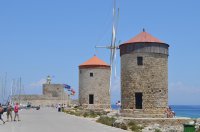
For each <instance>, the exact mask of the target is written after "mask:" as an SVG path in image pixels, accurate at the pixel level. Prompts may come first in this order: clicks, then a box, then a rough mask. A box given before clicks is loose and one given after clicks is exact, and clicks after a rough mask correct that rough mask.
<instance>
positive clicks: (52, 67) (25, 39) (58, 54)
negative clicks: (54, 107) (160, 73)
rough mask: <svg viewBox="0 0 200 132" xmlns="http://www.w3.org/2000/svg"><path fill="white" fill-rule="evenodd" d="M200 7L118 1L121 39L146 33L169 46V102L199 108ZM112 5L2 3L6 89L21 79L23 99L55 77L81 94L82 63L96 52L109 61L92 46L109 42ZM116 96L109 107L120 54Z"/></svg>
mask: <svg viewBox="0 0 200 132" xmlns="http://www.w3.org/2000/svg"><path fill="white" fill-rule="evenodd" d="M199 6H200V1H198V0H185V1H182V0H176V1H174V0H167V1H161V0H151V1H147V0H140V1H136V0H121V1H120V0H117V7H119V8H120V17H119V25H118V34H117V41H121V42H125V41H127V40H129V39H131V38H132V37H134V36H136V35H137V34H139V33H140V32H141V31H142V29H143V28H145V30H146V31H147V32H148V33H150V34H152V35H153V36H155V37H156V38H158V39H160V40H161V41H164V42H166V43H167V44H169V45H170V49H169V104H171V105H177V104H178V105H200V96H199V95H200V81H199V79H200V70H199V68H200V59H199V57H200V52H199V48H200V33H199V31H200V24H199V23H200V15H199V13H200V8H199ZM112 8H113V0H34V1H33V0H17V1H16V0H0V77H1V78H5V75H6V74H7V78H8V82H7V89H9V88H10V86H11V84H10V82H11V80H12V79H17V78H19V77H21V78H22V82H23V85H24V93H25V94H41V93H42V87H41V84H42V83H44V82H45V79H46V76H47V75H51V76H53V78H52V82H53V83H67V84H69V85H71V86H72V87H73V88H74V89H75V90H76V91H77V92H78V65H80V64H81V63H83V62H85V61H87V60H88V59H90V58H91V57H92V56H93V55H94V54H96V55H97V56H98V57H99V58H101V59H102V60H104V61H106V62H107V63H109V54H110V53H109V50H107V49H96V50H95V48H94V47H95V45H109V44H110V42H111V31H112ZM1 80H2V79H1ZM8 91H9V90H8ZM111 96H112V103H114V102H116V101H117V100H119V99H120V56H119V51H118V55H117V77H116V79H115V80H114V81H113V87H112V93H111ZM77 97H78V93H76V95H75V96H74V97H73V98H77Z"/></svg>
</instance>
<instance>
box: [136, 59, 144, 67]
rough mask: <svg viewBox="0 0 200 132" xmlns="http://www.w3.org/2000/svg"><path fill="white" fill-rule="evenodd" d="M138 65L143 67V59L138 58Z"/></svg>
mask: <svg viewBox="0 0 200 132" xmlns="http://www.w3.org/2000/svg"><path fill="white" fill-rule="evenodd" d="M137 64H138V66H142V65H143V57H137Z"/></svg>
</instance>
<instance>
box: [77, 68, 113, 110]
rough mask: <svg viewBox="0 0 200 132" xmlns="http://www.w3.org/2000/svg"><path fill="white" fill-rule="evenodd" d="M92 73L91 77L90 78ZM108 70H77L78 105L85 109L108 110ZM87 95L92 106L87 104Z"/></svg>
mask: <svg viewBox="0 0 200 132" xmlns="http://www.w3.org/2000/svg"><path fill="white" fill-rule="evenodd" d="M90 73H93V77H90ZM109 87H110V68H97V67H96V68H80V69H79V103H80V105H82V106H83V107H85V108H87V109H110V94H109ZM89 94H93V95H94V104H89Z"/></svg>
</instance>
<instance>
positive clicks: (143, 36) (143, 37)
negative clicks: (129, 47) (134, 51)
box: [124, 30, 163, 44]
mask: <svg viewBox="0 0 200 132" xmlns="http://www.w3.org/2000/svg"><path fill="white" fill-rule="evenodd" d="M137 42H156V43H163V42H162V41H160V40H159V39H157V38H155V37H153V36H152V35H151V34H149V33H147V32H145V30H143V32H141V33H140V34H138V35H137V36H135V37H134V38H132V39H130V40H129V41H127V42H125V43H124V44H129V43H137Z"/></svg>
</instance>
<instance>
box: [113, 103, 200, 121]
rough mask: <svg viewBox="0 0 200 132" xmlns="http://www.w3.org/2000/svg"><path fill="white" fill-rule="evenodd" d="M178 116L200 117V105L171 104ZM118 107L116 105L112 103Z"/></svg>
mask: <svg viewBox="0 0 200 132" xmlns="http://www.w3.org/2000/svg"><path fill="white" fill-rule="evenodd" d="M170 107H171V108H172V110H173V111H175V113H176V116H177V117H190V118H200V105H170ZM112 108H113V109H117V106H116V105H112Z"/></svg>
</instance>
